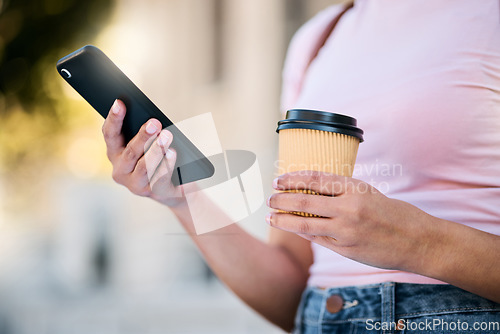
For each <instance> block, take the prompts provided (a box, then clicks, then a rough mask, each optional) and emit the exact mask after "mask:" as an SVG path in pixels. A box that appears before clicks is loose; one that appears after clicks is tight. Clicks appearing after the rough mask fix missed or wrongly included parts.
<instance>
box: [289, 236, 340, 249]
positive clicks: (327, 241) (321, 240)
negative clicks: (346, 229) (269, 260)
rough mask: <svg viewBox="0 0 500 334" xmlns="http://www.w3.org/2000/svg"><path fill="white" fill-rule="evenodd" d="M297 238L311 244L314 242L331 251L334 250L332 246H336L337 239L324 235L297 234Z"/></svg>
mask: <svg viewBox="0 0 500 334" xmlns="http://www.w3.org/2000/svg"><path fill="white" fill-rule="evenodd" d="M297 235H298V236H299V237H302V238H304V239H306V240H309V241H311V242H314V243H316V244H318V245H320V246H323V247H326V248H330V249H331V250H334V249H335V248H332V247H333V246H334V245H336V242H337V239H335V238H334V237H329V236H324V235H308V234H297Z"/></svg>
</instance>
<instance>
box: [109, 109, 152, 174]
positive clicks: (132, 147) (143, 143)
mask: <svg viewBox="0 0 500 334" xmlns="http://www.w3.org/2000/svg"><path fill="white" fill-rule="evenodd" d="M160 130H161V123H160V121H158V120H157V119H150V120H149V121H147V122H146V123H144V124H143V125H142V127H141V128H140V129H139V132H138V133H137V134H136V135H135V137H134V138H132V140H130V142H129V143H128V144H127V146H126V147H125V149H124V150H123V152H122V153H121V159H120V166H119V170H120V172H121V173H123V174H130V173H132V171H133V170H134V169H135V167H136V165H137V162H138V160H139V159H140V158H141V157H142V156H143V155H144V153H145V152H146V150H147V148H148V147H149V145H150V142H151V138H155V137H156V135H157V134H158V133H159V131H160Z"/></svg>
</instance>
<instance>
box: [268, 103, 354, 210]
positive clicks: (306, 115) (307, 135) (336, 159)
mask: <svg viewBox="0 0 500 334" xmlns="http://www.w3.org/2000/svg"><path fill="white" fill-rule="evenodd" d="M276 132H278V133H279V166H278V167H279V171H278V173H279V174H284V173H290V172H296V171H300V170H314V171H320V172H326V173H332V174H337V175H342V176H349V177H350V176H352V173H353V171H354V164H355V163H356V155H357V153H358V147H359V144H360V143H361V142H362V141H363V130H361V129H360V128H358V127H357V121H356V119H355V118H352V117H349V116H345V115H340V114H334V113H330V112H325V111H317V110H307V109H292V110H289V111H288V112H287V114H286V119H284V120H282V121H279V122H278V128H277V130H276ZM300 192H305V193H309V194H314V192H312V191H311V190H305V191H300ZM293 213H295V214H299V215H302V216H313V215H311V214H309V213H304V212H293Z"/></svg>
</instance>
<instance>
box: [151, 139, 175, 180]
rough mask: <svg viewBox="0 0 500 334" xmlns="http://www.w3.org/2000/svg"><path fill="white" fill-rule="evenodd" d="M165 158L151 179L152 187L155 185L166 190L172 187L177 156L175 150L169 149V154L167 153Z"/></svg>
mask: <svg viewBox="0 0 500 334" xmlns="http://www.w3.org/2000/svg"><path fill="white" fill-rule="evenodd" d="M164 157H165V158H164V159H163V160H162V162H161V164H160V165H159V166H158V168H157V170H156V172H155V174H154V175H153V177H152V178H151V186H153V185H155V186H158V187H163V188H164V187H166V186H169V185H170V181H171V178H172V172H173V171H174V166H175V161H176V159H177V154H176V152H175V150H174V149H171V148H169V149H167V152H165V156H164Z"/></svg>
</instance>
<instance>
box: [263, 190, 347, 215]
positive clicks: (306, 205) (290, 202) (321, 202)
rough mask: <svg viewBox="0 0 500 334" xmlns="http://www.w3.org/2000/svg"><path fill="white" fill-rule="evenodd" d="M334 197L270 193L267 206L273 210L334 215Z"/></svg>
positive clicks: (335, 209)
mask: <svg viewBox="0 0 500 334" xmlns="http://www.w3.org/2000/svg"><path fill="white" fill-rule="evenodd" d="M335 200H336V199H335V198H334V197H331V196H322V195H311V194H304V193H294V192H282V193H277V194H273V195H271V197H269V199H268V206H269V207H270V208H272V209H275V210H283V211H288V212H306V213H310V214H313V215H318V216H321V217H334V216H336V213H337V206H336V205H335V202H334V201H335Z"/></svg>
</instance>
